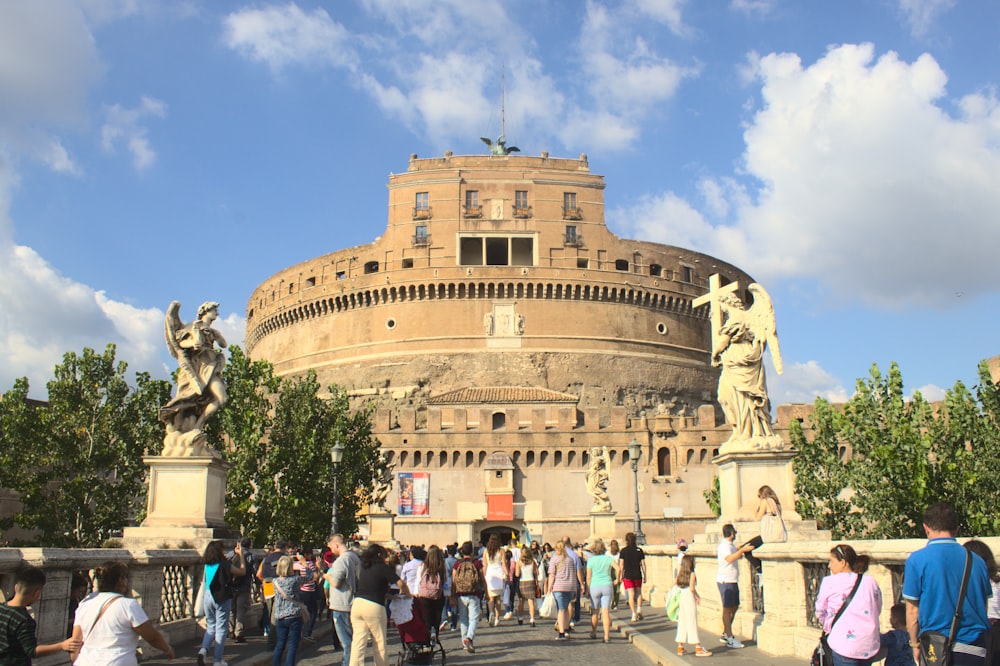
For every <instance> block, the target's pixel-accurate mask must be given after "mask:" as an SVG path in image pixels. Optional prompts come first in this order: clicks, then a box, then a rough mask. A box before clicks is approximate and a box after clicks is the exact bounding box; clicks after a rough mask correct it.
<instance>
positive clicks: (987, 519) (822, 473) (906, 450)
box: [789, 363, 1000, 539]
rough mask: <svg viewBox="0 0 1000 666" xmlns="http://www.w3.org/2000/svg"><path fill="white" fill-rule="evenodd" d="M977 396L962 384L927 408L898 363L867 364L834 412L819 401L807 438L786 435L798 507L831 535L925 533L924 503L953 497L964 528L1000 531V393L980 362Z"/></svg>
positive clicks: (799, 432) (797, 429)
mask: <svg viewBox="0 0 1000 666" xmlns="http://www.w3.org/2000/svg"><path fill="white" fill-rule="evenodd" d="M979 377H980V385H979V386H978V387H977V388H976V391H975V393H973V392H971V391H969V390H968V389H967V388H966V387H965V386H964V385H963V384H962V383H961V382H958V383H956V384H955V387H954V388H952V389H951V390H950V391H948V393H947V395H946V397H945V400H944V401H943V402H942V403H941V404H940V405H935V406H932V405H930V404H929V403H928V402H927V401H926V400H924V398H923V397H922V396H921V395H920V393H919V392H915V393H914V395H913V397H912V398H910V399H905V398H904V394H903V379H902V373H901V372H900V370H899V367H898V366H897V365H896V364H895V363H893V364H892V365H891V366H890V368H889V372H888V374H887V375H882V373H881V372H880V371H879V368H878V366H873V367H872V369H871V372H870V374H869V377H868V378H867V379H866V380H858V382H857V386H856V390H855V394H854V396H853V397H852V398H851V399H850V400H849V401H848V402H847V403H846V404H844V405H843V406H842V408H834V407H832V406H831V405H830V404H829V403H827V402H826V401H825V400H822V399H818V400H817V401H816V403H815V405H814V410H813V413H812V415H811V416H810V426H811V428H812V433H811V437H810V438H808V439H807V438H806V436H805V433H804V432H803V429H802V427H801V426H800V425H799V423H798V422H793V423H792V424H791V428H790V432H789V437H790V439H791V442H792V445H793V446H794V447H795V448H796V449H798V451H799V455H798V456H797V457H796V459H795V462H794V466H795V473H796V488H795V490H796V495H797V500H796V509H797V510H798V512H799V513H800V514H801V515H802V516H803V517H805V518H812V519H815V520H817V522H818V523H819V524H820V526H821V527H824V528H826V529H829V530H831V531H832V532H833V535H834V537H835V538H865V539H884V538H904V537H922V536H923V530H922V527H921V526H922V522H923V521H922V516H923V510H924V508H925V507H926V506H927V505H929V504H931V503H933V502H938V501H946V502H950V503H952V504H953V505H955V507H956V508H957V509H958V511H959V513H960V515H962V517H963V523H964V524H963V526H962V529H963V531H964V532H966V533H971V534H979V535H994V534H1000V518H998V517H997V514H996V512H995V510H994V507H995V506H996V503H997V501H998V500H1000V480H998V478H997V477H998V475H997V474H996V473H995V471H991V467H994V466H995V461H996V460H997V455H998V454H1000V431H998V417H1000V391H998V388H997V385H995V384H994V383H993V381H992V380H991V378H990V375H989V371H988V369H987V367H986V365H985V364H982V365H981V366H980V368H979Z"/></svg>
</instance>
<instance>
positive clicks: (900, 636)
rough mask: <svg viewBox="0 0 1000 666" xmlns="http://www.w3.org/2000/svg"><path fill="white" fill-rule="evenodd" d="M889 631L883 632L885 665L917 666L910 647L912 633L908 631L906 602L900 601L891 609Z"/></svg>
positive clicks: (882, 641)
mask: <svg viewBox="0 0 1000 666" xmlns="http://www.w3.org/2000/svg"><path fill="white" fill-rule="evenodd" d="M889 625H890V626H891V627H892V629H890V630H889V631H887V632H885V633H884V634H882V637H881V639H880V640H881V643H882V650H883V651H884V654H885V664H883V666H916V662H914V661H913V650H912V649H910V634H909V633H908V632H907V631H906V604H904V603H902V602H900V603H898V604H896V605H895V606H893V607H892V608H891V609H890V610H889Z"/></svg>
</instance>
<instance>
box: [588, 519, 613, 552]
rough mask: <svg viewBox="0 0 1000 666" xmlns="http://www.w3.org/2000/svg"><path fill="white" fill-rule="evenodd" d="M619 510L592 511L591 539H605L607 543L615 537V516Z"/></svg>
mask: <svg viewBox="0 0 1000 666" xmlns="http://www.w3.org/2000/svg"><path fill="white" fill-rule="evenodd" d="M617 515H618V512H617V511H591V512H590V539H592V540H593V539H604V543H605V545H607V544H608V543H609V542H610V541H611V540H612V539H614V538H615V516H617Z"/></svg>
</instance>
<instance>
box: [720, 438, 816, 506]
mask: <svg viewBox="0 0 1000 666" xmlns="http://www.w3.org/2000/svg"><path fill="white" fill-rule="evenodd" d="M796 455H798V452H797V451H794V450H792V449H789V448H784V449H782V450H772V451H736V452H722V453H720V455H719V457H718V458H716V459H715V460H713V461H712V462H714V463H715V464H716V465H718V466H719V490H720V493H721V495H722V496H721V503H722V515H721V516H720V519H721V520H722V521H723V522H728V523H736V522H741V521H750V522H752V521H753V520H754V511H755V510H756V509H757V503H758V499H757V491H758V490H759V489H760V487H761V486H764V485H767V486H771V488H772V489H773V490H774V492H775V493H777V494H778V499H779V500H780V501H781V509H782V514H783V516H784V519H785V521H786V522H787V521H789V520H792V521H794V520H801V517H800V516H799V515H798V514H797V513H795V473H794V472H793V471H792V459H793V458H794V457H795V456H796Z"/></svg>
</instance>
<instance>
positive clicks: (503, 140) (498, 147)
mask: <svg viewBox="0 0 1000 666" xmlns="http://www.w3.org/2000/svg"><path fill="white" fill-rule="evenodd" d="M479 140H480V141H482V142H483V143H485V144H486V145H487V146H489V147H490V155H510V154H511V153H519V152H521V149H520V148H518V147H517V146H508V145H507V137H505V136H504V135H503V134H501V135H500V137H499V138H498V139H497V140H496V142H494V141H492V140H491V139H487V138H486V137H485V136H481V137H479Z"/></svg>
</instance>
